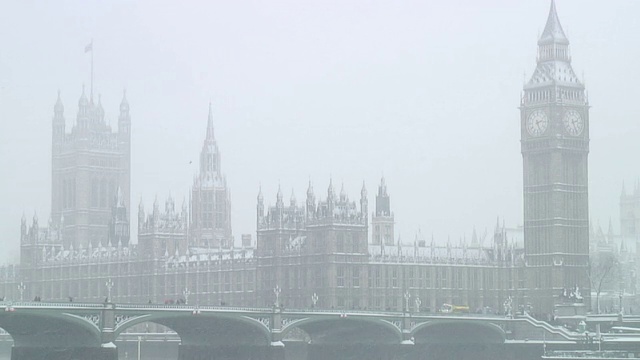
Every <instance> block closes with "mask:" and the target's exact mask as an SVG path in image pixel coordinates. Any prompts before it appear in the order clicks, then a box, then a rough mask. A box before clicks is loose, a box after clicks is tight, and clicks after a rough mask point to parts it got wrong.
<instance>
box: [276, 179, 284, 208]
mask: <svg viewBox="0 0 640 360" xmlns="http://www.w3.org/2000/svg"><path fill="white" fill-rule="evenodd" d="M283 207H284V202H283V201H282V189H281V188H280V185H278V193H277V194H276V208H278V209H282V208H283Z"/></svg>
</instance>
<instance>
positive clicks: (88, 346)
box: [0, 302, 610, 360]
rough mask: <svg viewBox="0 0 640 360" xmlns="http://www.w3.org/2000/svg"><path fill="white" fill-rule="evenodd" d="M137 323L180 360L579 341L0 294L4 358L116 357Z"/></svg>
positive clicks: (560, 331) (382, 317) (473, 325)
mask: <svg viewBox="0 0 640 360" xmlns="http://www.w3.org/2000/svg"><path fill="white" fill-rule="evenodd" d="M607 320H610V319H607ZM146 322H152V323H157V324H161V325H164V326H166V327H168V328H170V329H171V330H173V331H175V332H176V333H177V335H178V336H179V337H180V345H179V359H180V360H186V359H213V358H216V359H219V358H233V359H240V358H247V359H273V360H282V359H284V358H285V340H286V339H287V338H290V337H291V336H292V335H295V336H294V337H297V339H298V340H303V341H304V342H306V346H308V347H309V349H310V350H309V356H308V358H309V359H324V358H333V359H335V358H338V356H337V355H336V354H335V353H336V352H343V351H352V350H353V351H355V349H358V348H360V349H367V351H369V352H371V351H374V352H375V353H376V354H378V356H379V358H380V359H394V358H398V357H399V355H402V354H410V353H412V352H415V351H416V349H424V348H426V347H429V346H436V345H437V346H443V345H455V346H456V347H460V346H477V345H482V346H485V347H487V346H489V347H495V348H499V347H500V348H504V347H505V346H506V345H523V346H525V345H528V346H533V345H537V349H538V350H536V351H537V352H541V351H542V347H541V344H542V341H545V342H547V343H554V342H555V343H559V344H576V343H579V342H582V341H583V340H584V334H582V333H576V332H572V331H569V330H567V329H565V328H563V327H555V326H552V325H550V324H548V323H546V322H542V321H537V320H535V319H533V318H531V317H529V316H527V315H525V316H519V317H515V318H510V317H504V316H487V315H470V314H464V315H463V314H461V315H452V314H440V315H433V314H423V313H409V312H380V311H356V310H352V311H343V310H321V309H283V308H279V307H273V308H241V307H224V306H192V305H152V304H144V305H141V304H116V303H102V304H96V303H46V302H0V328H2V329H4V330H5V331H6V332H8V333H9V334H10V335H11V337H12V338H13V341H14V346H13V349H12V355H11V358H12V360H23V359H99V360H116V359H117V348H116V345H115V341H116V339H117V338H118V336H120V335H121V334H123V333H125V332H126V331H127V330H131V329H132V328H133V327H134V326H136V325H139V324H143V323H146ZM507 347H508V346H507ZM332 352H333V353H332ZM328 354H332V355H328ZM538 356H539V355H538Z"/></svg>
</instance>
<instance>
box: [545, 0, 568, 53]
mask: <svg viewBox="0 0 640 360" xmlns="http://www.w3.org/2000/svg"><path fill="white" fill-rule="evenodd" d="M547 60H565V61H569V60H570V58H569V39H568V38H567V35H565V33H564V30H562V25H560V19H559V18H558V13H557V11H556V3H555V1H554V0H551V7H550V9H549V16H548V17H547V24H546V25H545V26H544V31H543V32H542V35H541V36H540V39H538V62H540V61H547Z"/></svg>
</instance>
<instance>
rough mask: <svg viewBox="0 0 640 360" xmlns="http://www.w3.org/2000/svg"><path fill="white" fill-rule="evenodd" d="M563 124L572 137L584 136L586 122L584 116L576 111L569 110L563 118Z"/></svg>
mask: <svg viewBox="0 0 640 360" xmlns="http://www.w3.org/2000/svg"><path fill="white" fill-rule="evenodd" d="M562 123H563V124H564V128H565V130H567V133H568V134H569V135H572V136H578V135H580V134H582V130H583V129H584V121H583V120H582V116H580V113H579V112H577V111H576V110H567V111H566V112H565V113H564V116H563V117H562Z"/></svg>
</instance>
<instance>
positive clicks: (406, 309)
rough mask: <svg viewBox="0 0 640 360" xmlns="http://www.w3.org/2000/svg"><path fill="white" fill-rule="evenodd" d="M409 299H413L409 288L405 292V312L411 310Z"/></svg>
mask: <svg viewBox="0 0 640 360" xmlns="http://www.w3.org/2000/svg"><path fill="white" fill-rule="evenodd" d="M409 299H411V294H409V290H407V292H405V293H404V309H405V310H404V311H405V312H410V311H409Z"/></svg>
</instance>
